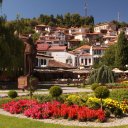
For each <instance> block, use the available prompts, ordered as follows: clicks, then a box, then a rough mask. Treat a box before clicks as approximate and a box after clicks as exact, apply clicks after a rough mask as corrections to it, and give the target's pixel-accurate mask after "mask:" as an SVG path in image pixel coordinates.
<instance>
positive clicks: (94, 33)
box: [86, 32, 101, 35]
mask: <svg viewBox="0 0 128 128" xmlns="http://www.w3.org/2000/svg"><path fill="white" fill-rule="evenodd" d="M99 34H101V33H99V32H93V33H86V35H99Z"/></svg>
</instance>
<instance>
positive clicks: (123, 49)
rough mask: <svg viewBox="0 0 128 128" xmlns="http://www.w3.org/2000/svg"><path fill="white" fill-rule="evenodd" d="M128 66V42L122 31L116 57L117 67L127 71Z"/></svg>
mask: <svg viewBox="0 0 128 128" xmlns="http://www.w3.org/2000/svg"><path fill="white" fill-rule="evenodd" d="M127 64H128V41H127V38H126V37H125V33H124V32H123V31H122V32H121V33H120V35H119V37H118V42H117V46H116V55H115V65H116V66H117V67H118V68H120V69H125V68H126V65H127Z"/></svg>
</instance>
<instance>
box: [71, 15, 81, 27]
mask: <svg viewBox="0 0 128 128" xmlns="http://www.w3.org/2000/svg"><path fill="white" fill-rule="evenodd" d="M71 24H72V26H74V27H80V26H81V21H80V15H79V14H72V15H71Z"/></svg>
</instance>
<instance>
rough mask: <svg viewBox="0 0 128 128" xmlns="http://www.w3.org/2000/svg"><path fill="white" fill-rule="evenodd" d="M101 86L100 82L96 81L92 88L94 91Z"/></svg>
mask: <svg viewBox="0 0 128 128" xmlns="http://www.w3.org/2000/svg"><path fill="white" fill-rule="evenodd" d="M99 86H100V85H99V84H98V83H94V84H92V86H91V89H92V90H93V91H94V90H95V89H96V88H97V87H99Z"/></svg>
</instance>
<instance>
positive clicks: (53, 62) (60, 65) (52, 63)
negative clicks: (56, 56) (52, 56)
mask: <svg viewBox="0 0 128 128" xmlns="http://www.w3.org/2000/svg"><path fill="white" fill-rule="evenodd" d="M48 67H54V68H73V67H72V66H71V65H69V64H65V63H62V62H58V61H56V60H49V64H48Z"/></svg>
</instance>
